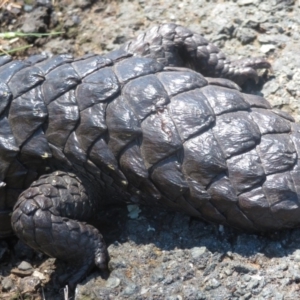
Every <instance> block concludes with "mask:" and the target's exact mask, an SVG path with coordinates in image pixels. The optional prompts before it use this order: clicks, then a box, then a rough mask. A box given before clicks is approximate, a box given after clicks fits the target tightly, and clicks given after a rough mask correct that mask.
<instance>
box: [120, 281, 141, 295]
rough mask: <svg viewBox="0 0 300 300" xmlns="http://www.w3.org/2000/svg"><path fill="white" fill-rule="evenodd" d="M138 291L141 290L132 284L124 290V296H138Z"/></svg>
mask: <svg viewBox="0 0 300 300" xmlns="http://www.w3.org/2000/svg"><path fill="white" fill-rule="evenodd" d="M138 290H139V288H138V286H137V285H135V284H133V283H131V284H129V285H128V286H127V287H126V288H125V289H124V291H123V294H124V295H126V296H130V295H133V294H136V293H137V292H138Z"/></svg>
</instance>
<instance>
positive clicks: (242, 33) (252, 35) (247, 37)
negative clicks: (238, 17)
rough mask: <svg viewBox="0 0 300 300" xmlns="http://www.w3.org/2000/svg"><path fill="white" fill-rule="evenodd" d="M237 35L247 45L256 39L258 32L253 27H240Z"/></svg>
mask: <svg viewBox="0 0 300 300" xmlns="http://www.w3.org/2000/svg"><path fill="white" fill-rule="evenodd" d="M236 37H237V38H238V40H239V41H240V42H241V43H242V44H243V45H246V44H249V43H251V42H252V41H254V40H255V39H256V32H255V31H254V30H253V29H251V28H240V29H238V30H237V32H236Z"/></svg>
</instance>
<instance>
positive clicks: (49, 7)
mask: <svg viewBox="0 0 300 300" xmlns="http://www.w3.org/2000/svg"><path fill="white" fill-rule="evenodd" d="M2 2H3V6H2V8H1V9H0V28H1V31H2V32H5V31H16V30H22V31H23V32H50V31H56V32H57V31H63V32H64V33H63V34H61V35H60V36H53V37H47V38H38V39H36V38H35V39H34V38H27V39H26V40H24V39H20V38H17V39H14V40H10V41H7V40H0V49H2V50H3V51H9V50H10V49H13V48H16V47H19V46H23V45H27V44H31V45H33V46H32V48H30V49H28V50H27V52H21V53H20V52H18V53H17V54H16V55H17V56H18V57H22V56H26V55H31V54H34V53H40V52H46V53H62V52H69V53H73V54H74V55H75V56H77V55H82V54H85V53H88V52H96V53H103V52H106V51H109V50H112V49H115V48H117V47H118V46H119V44H121V43H123V42H124V41H126V40H128V39H130V38H132V37H134V36H136V34H137V33H139V32H142V31H143V30H145V29H146V28H149V27H150V26H151V25H153V24H157V23H162V22H176V23H179V24H181V25H184V26H187V27H189V28H191V29H192V30H194V31H197V32H200V33H202V34H203V35H204V36H205V37H207V38H208V39H210V40H211V41H213V42H215V43H216V44H217V45H218V46H220V47H221V48H223V51H224V52H225V53H226V54H227V55H228V56H230V57H232V58H238V57H247V56H266V57H267V58H268V60H269V61H270V62H271V63H272V71H271V72H269V73H268V74H263V75H264V76H263V78H264V79H267V82H266V83H265V84H264V85H263V86H262V84H261V82H260V83H259V85H258V88H260V91H259V90H258V89H257V86H256V88H254V87H253V84H251V85H248V86H246V87H245V89H246V90H247V91H249V92H255V93H261V94H263V95H264V96H265V97H266V98H267V99H268V100H269V101H270V102H271V103H272V105H273V106H274V107H277V108H280V109H283V110H285V111H288V112H291V113H292V114H293V116H294V118H295V119H296V120H297V121H300V89H299V84H300V51H299V49H300V41H299V38H300V19H299V14H300V4H299V2H296V1H292V0H285V1H283V0H269V1H256V0H254V1H249V0H237V1H224V0H215V1H204V0H203V1H202V0H180V1H177V0H175V1H163V0H148V1H144V0H132V1H92V0H90V1H89V0H76V1H71V0H62V1H50V0H36V1H16V2H14V1H2ZM2 2H1V1H0V7H1V3H2ZM52 2H53V4H52ZM140 210H141V211H139V209H138V208H136V207H130V213H129V211H128V208H126V207H115V208H109V209H108V210H107V211H106V212H103V213H102V214H100V216H99V220H101V222H99V223H101V224H99V226H100V228H102V232H103V233H104V236H105V239H106V241H107V243H108V245H109V252H110V255H111V261H110V264H109V269H110V274H101V273H100V272H98V271H96V270H95V271H93V272H92V273H91V275H90V276H89V277H88V278H87V279H86V280H85V281H84V282H82V283H81V284H80V285H78V286H77V289H76V293H75V296H74V298H75V299H169V300H171V299H172V300H173V299H174V300H175V299H178V300H180V299H285V300H286V299H299V298H300V286H299V283H300V230H299V229H294V230H289V231H282V232H274V233H269V234H263V235H252V234H246V233H242V232H237V231H235V230H232V229H230V228H224V227H222V226H215V225H210V224H207V223H204V222H201V221H199V220H194V219H191V218H190V217H187V216H184V215H181V214H179V213H173V212H162V211H157V210H154V209H152V208H145V207H141V208H140ZM128 214H129V215H128ZM66 271H67V270H65V267H64V265H63V264H62V263H59V262H55V261H54V260H53V259H49V258H46V257H44V256H43V255H41V254H37V253H34V252H33V251H31V250H29V249H27V248H26V247H24V246H23V245H21V244H20V243H17V242H16V240H15V239H10V240H7V241H0V298H1V299H18V298H20V299H22V298H23V299H27V298H28V299H47V300H49V299H63V298H64V294H63V290H61V289H60V288H59V284H58V279H59V278H58V277H59V275H62V274H64V273H65V272H66ZM51 278H52V280H50V279H51ZM69 296H70V293H69ZM26 297H27V298H26Z"/></svg>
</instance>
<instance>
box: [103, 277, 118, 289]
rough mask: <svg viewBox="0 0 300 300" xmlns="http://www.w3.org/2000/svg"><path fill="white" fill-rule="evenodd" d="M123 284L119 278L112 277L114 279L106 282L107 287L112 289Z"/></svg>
mask: <svg viewBox="0 0 300 300" xmlns="http://www.w3.org/2000/svg"><path fill="white" fill-rule="evenodd" d="M120 283H121V280H120V279H119V278H116V277H112V278H108V280H107V281H106V284H105V286H106V287H108V288H111V289H114V288H116V287H117V286H119V285H120Z"/></svg>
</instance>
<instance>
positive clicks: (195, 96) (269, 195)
mask: <svg viewBox="0 0 300 300" xmlns="http://www.w3.org/2000/svg"><path fill="white" fill-rule="evenodd" d="M0 65H2V66H1V67H0V236H2V237H4V236H6V235H8V234H10V228H9V226H8V224H9V220H10V212H11V210H12V208H13V207H14V210H13V213H12V218H11V222H12V227H13V229H14V231H15V233H16V234H17V236H18V237H19V238H20V239H21V240H22V241H24V242H25V243H26V244H28V245H29V246H31V247H32V248H34V249H36V250H38V251H41V252H44V253H45V254H47V255H49V256H52V257H56V258H59V259H62V260H65V261H67V262H68V263H69V264H70V265H72V266H73V267H74V271H73V272H72V274H70V275H69V279H68V283H69V284H70V286H72V287H73V286H74V285H75V284H76V283H77V282H78V281H80V280H81V279H82V278H83V277H84V276H86V274H87V273H88V272H89V270H90V269H91V268H92V267H93V266H95V265H96V266H97V267H99V268H100V269H102V268H103V269H104V268H106V267H107V262H108V259H109V257H108V253H107V250H106V246H105V243H104V241H103V238H102V236H101V234H100V233H99V232H98V230H97V229H95V228H94V227H93V226H91V225H88V224H86V223H83V222H82V221H88V220H89V219H90V218H91V216H92V215H93V214H95V209H96V210H100V209H103V207H104V206H105V204H108V203H112V202H114V201H123V202H124V201H125V202H128V203H137V204H145V205H156V206H160V207H164V208H169V209H173V210H179V211H182V212H185V213H187V214H189V215H191V216H195V217H199V218H203V219H205V220H207V221H209V222H215V223H220V224H224V225H230V226H233V227H235V228H240V229H244V230H250V231H266V230H275V229H282V228H290V227H295V226H299V223H300V218H299V217H300V206H299V199H298V198H299V196H300V173H299V167H300V164H299V160H298V153H299V152H300V133H299V132H300V125H298V124H296V123H295V122H294V120H293V118H292V117H291V116H290V115H288V114H286V113H284V112H280V111H277V110H272V109H271V107H270V105H269V103H268V102H267V101H266V100H265V99H264V98H262V97H260V96H256V95H248V94H244V93H242V92H241V91H240V88H239V86H238V85H237V84H242V83H243V82H244V81H245V80H246V79H248V78H253V79H257V73H256V69H258V68H268V67H270V65H269V64H268V63H267V62H266V60H264V59H262V58H257V59H254V58H251V59H244V60H240V61H235V62H230V61H228V60H226V58H225V56H224V54H222V53H221V52H220V50H219V49H218V48H217V47H216V46H214V45H212V44H210V43H208V41H207V40H205V39H204V38H203V37H202V36H201V35H199V34H194V33H193V32H191V31H190V30H188V29H186V28H184V27H182V26H178V25H175V24H166V25H161V26H156V27H154V28H152V29H151V30H149V31H147V32H146V33H145V34H142V35H140V36H139V37H138V38H137V39H135V40H134V41H132V42H129V43H126V44H125V45H124V46H123V47H122V48H120V49H119V50H117V51H113V52H111V53H109V54H107V55H104V56H99V55H89V56H85V57H82V58H79V59H73V58H72V57H71V56H70V55H59V56H55V57H52V58H46V57H44V56H41V55H38V56H34V57H31V58H29V59H27V60H24V61H12V59H11V58H10V57H7V56H4V57H0ZM234 82H235V83H234Z"/></svg>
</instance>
